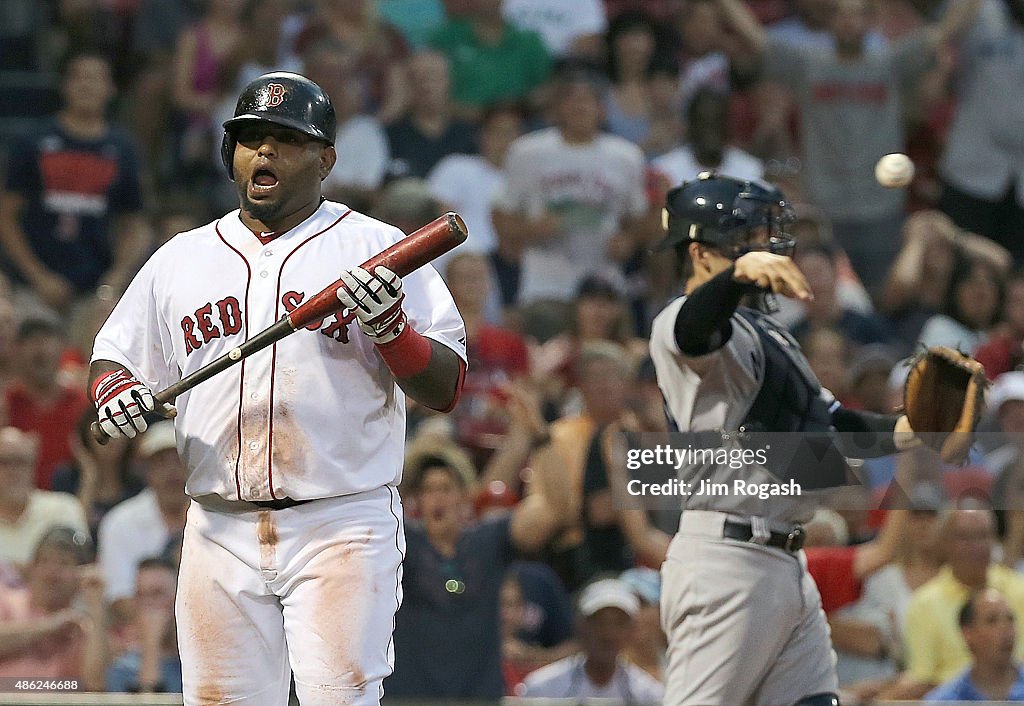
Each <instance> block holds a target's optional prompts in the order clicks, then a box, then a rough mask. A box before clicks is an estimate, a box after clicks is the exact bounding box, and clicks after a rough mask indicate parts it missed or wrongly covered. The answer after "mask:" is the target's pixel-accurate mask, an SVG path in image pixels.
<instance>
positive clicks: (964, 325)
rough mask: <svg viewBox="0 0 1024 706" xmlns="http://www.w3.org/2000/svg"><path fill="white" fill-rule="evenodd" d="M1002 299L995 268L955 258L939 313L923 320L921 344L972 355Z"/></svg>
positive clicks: (994, 317)
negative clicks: (954, 349)
mask: <svg viewBox="0 0 1024 706" xmlns="http://www.w3.org/2000/svg"><path fill="white" fill-rule="evenodd" d="M1002 298H1003V279H1002V273H1001V272H1000V271H999V270H998V269H997V268H995V267H994V266H993V265H992V264H990V263H989V262H987V261H984V260H978V259H975V258H972V257H970V256H966V255H958V256H957V257H956V258H955V260H954V264H953V271H952V273H951V274H950V279H949V288H948V289H947V290H946V296H945V300H944V301H943V308H942V312H941V313H939V314H935V315H934V316H932V317H931V318H929V319H928V320H927V321H925V323H924V327H923V328H922V329H921V334H920V336H919V341H920V343H921V344H922V345H925V346H949V347H950V348H956V349H958V350H962V351H963V352H965V353H968V354H971V355H973V354H974V352H975V351H976V350H977V349H978V347H979V346H980V345H981V344H983V343H984V342H985V340H986V337H987V336H988V331H989V329H991V328H992V326H993V325H994V324H995V323H996V321H997V320H998V319H999V314H1000V309H1001V306H1002Z"/></svg>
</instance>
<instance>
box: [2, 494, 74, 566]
mask: <svg viewBox="0 0 1024 706" xmlns="http://www.w3.org/2000/svg"><path fill="white" fill-rule="evenodd" d="M55 527H70V528H72V529H76V530H81V531H82V532H85V533H88V532H89V524H88V522H86V519H85V510H83V509H82V504H81V503H80V502H78V498H76V497H75V496H74V495H70V494H68V493H54V492H52V491H49V490H33V491H32V495H31V496H29V500H28V506H27V507H26V508H25V511H24V512H23V513H22V514H21V517H20V518H18V521H17V522H16V523H15V524H12V525H9V524H7V523H6V522H0V561H9V562H11V563H12V564H19V565H21V566H25V565H26V564H28V563H29V561H31V559H32V554H34V553H35V550H36V545H37V544H39V540H40V539H42V538H43V535H45V534H46V533H47V532H49V531H50V530H52V529H54V528H55Z"/></svg>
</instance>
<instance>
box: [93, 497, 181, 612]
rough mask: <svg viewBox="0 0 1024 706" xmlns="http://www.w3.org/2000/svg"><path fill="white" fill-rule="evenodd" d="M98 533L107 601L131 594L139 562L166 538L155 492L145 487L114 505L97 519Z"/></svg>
mask: <svg viewBox="0 0 1024 706" xmlns="http://www.w3.org/2000/svg"><path fill="white" fill-rule="evenodd" d="M98 535H99V536H98V541H97V544H98V547H99V552H98V559H99V564H100V569H101V570H102V571H103V580H104V581H105V582H106V597H107V600H108V601H116V600H119V599H121V598H131V597H132V596H133V595H134V594H135V573H136V570H137V569H138V566H139V562H141V561H142V560H143V559H149V558H150V557H154V556H160V555H161V554H163V551H164V548H165V547H166V546H167V542H168V540H169V539H170V534H169V533H168V532H167V525H166V523H165V522H164V518H163V515H161V514H160V508H159V506H158V505H157V503H156V494H155V493H154V492H153V491H152V490H150V489H149V488H147V489H146V490H143V491H142V492H141V493H139V494H138V495H136V496H134V497H131V498H128V499H127V500H125V501H124V502H121V503H118V504H117V505H115V506H114V507H113V508H112V509H111V510H110V512H108V513H107V514H106V515H105V516H104V517H103V519H102V520H101V521H100V528H99V532H98Z"/></svg>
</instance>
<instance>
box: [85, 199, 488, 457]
mask: <svg viewBox="0 0 1024 706" xmlns="http://www.w3.org/2000/svg"><path fill="white" fill-rule="evenodd" d="M468 235H469V233H468V231H467V230H466V222H465V221H463V220H462V216H460V215H459V214H457V213H453V212H451V211H449V212H448V213H446V214H444V215H443V216H440V217H438V218H435V219H434V220H432V221H431V222H430V223H428V224H426V225H425V226H423V227H422V228H419V229H418V230H415V231H413V232H412V233H410V234H409V235H407V236H406V237H405V238H403V239H402V240H399V241H398V242H397V243H395V244H394V245H392V246H391V247H389V248H387V249H385V250H383V251H381V252H379V253H377V254H376V255H374V256H373V257H371V258H370V259H369V260H367V261H366V262H364V263H363V264H362V265H360V267H362V268H363V269H365V270H369V271H370V272H372V271H373V270H374V269H376V268H377V267H380V266H381V265H383V266H384V267H387V268H388V269H389V270H391V271H392V272H394V273H396V274H397V275H398V276H399V277H405V276H406V275H408V274H409V273H411V272H415V271H416V270H418V269H419V268H421V267H423V265H425V264H427V263H428V262H430V261H432V260H434V259H436V258H438V257H440V256H441V255H444V254H445V253H446V252H448V251H449V250H452V249H453V248H455V247H457V246H459V245H461V244H462V243H463V242H465V240H466V237H467V236H468ZM341 286H344V285H343V283H342V281H341V280H340V279H337V280H335V281H334V282H332V283H331V284H329V285H327V286H326V287H324V288H323V289H322V290H320V291H319V292H317V293H316V294H314V295H313V296H312V297H311V298H310V299H309V300H307V301H305V302H303V303H302V304H300V305H299V306H298V307H296V308H295V309H294V310H292V312H291V313H290V314H287V315H285V316H284V317H283V318H282V319H281V320H280V321H278V322H277V323H275V324H271V325H270V326H268V327H267V328H265V329H263V330H262V331H260V332H259V333H257V334H256V335H255V336H253V337H252V338H250V339H248V340H246V341H245V342H244V343H242V344H241V345H239V346H236V347H235V348H232V349H231V350H230V351H228V352H227V353H225V354H224V355H222V356H221V357H220V358H217V359H216V360H212V361H210V362H209V363H207V364H206V365H204V366H203V367H201V368H199V369H198V370H196V371H195V372H193V373H190V374H189V375H186V376H185V377H183V378H182V379H181V380H179V381H178V382H176V383H174V384H173V385H171V386H169V387H167V388H166V389H163V390H160V391H159V392H157V393H156V394H155V395H153V397H154V399H156V402H157V404H158V405H159V404H164V403H168V402H173V401H174V400H175V399H176V398H177V397H178V396H179V395H181V394H184V393H185V392H187V391H189V390H191V389H192V388H193V387H195V386H196V385H198V384H199V383H201V382H204V381H206V380H209V379H210V378H212V377H213V376H214V375H216V374H217V373H220V372H221V371H223V370H226V369H227V368H230V367H231V366H232V365H234V364H235V363H237V362H238V361H240V360H244V359H246V358H248V357H249V356H250V355H252V354H253V353H256V352H257V351H261V350H263V349H264V348H266V347H268V346H271V345H273V344H275V343H277V342H278V341H280V340H281V339H282V338H284V337H285V336H289V335H291V334H293V333H295V332H296V331H298V330H299V329H300V328H302V327H304V326H306V325H307V324H309V323H311V322H313V321H317V320H319V319H323V318H325V317H327V316H329V315H330V314H333V313H335V312H337V311H340V310H341V309H342V305H341V301H339V300H338V295H337V291H338V287H341ZM90 430H91V431H92V436H93V438H94V439H96V441H97V442H98V443H100V444H105V443H106V442H107V440H108V439H109V438H110V437H108V436H107V433H106V432H105V431H103V429H102V428H100V425H99V422H93V423H92V425H91V426H90Z"/></svg>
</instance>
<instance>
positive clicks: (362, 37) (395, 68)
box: [295, 0, 416, 124]
mask: <svg viewBox="0 0 1024 706" xmlns="http://www.w3.org/2000/svg"><path fill="white" fill-rule="evenodd" d="M314 7H315V8H316V9H315V11H314V13H313V15H312V16H311V17H310V18H309V20H308V21H307V23H306V25H305V27H304V28H303V29H302V30H301V31H300V32H299V34H298V36H297V37H296V40H295V50H296V52H297V53H298V54H300V55H305V53H306V51H307V50H309V49H310V48H312V47H313V45H315V44H316V43H317V42H318V41H320V40H321V39H324V38H327V37H331V38H334V39H337V40H338V41H339V42H341V43H342V44H343V45H344V46H345V47H346V48H348V49H350V50H352V51H354V52H355V54H356V56H357V57H358V58H357V66H358V67H359V68H358V70H359V73H360V75H362V76H363V78H364V80H365V81H366V87H367V92H368V95H367V98H368V100H369V104H368V105H366V106H365V108H366V110H368V111H369V112H372V113H374V114H375V115H376V116H377V118H378V119H379V120H380V121H381V122H382V123H385V124H387V123H390V122H391V121H393V120H395V119H397V118H398V116H400V115H401V114H402V111H404V110H405V108H406V105H407V102H408V99H409V89H410V83H414V82H415V80H416V78H415V77H414V76H409V75H407V74H406V71H405V67H404V65H403V64H404V62H405V60H406V59H407V58H408V55H409V47H408V45H406V43H405V40H404V39H403V38H402V35H401V33H400V32H399V31H398V30H396V29H395V28H394V27H392V26H390V25H389V24H387V23H386V22H384V21H383V20H382V19H381V17H380V16H378V14H377V12H376V10H375V8H374V3H373V2H372V0H315V2H314Z"/></svg>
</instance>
